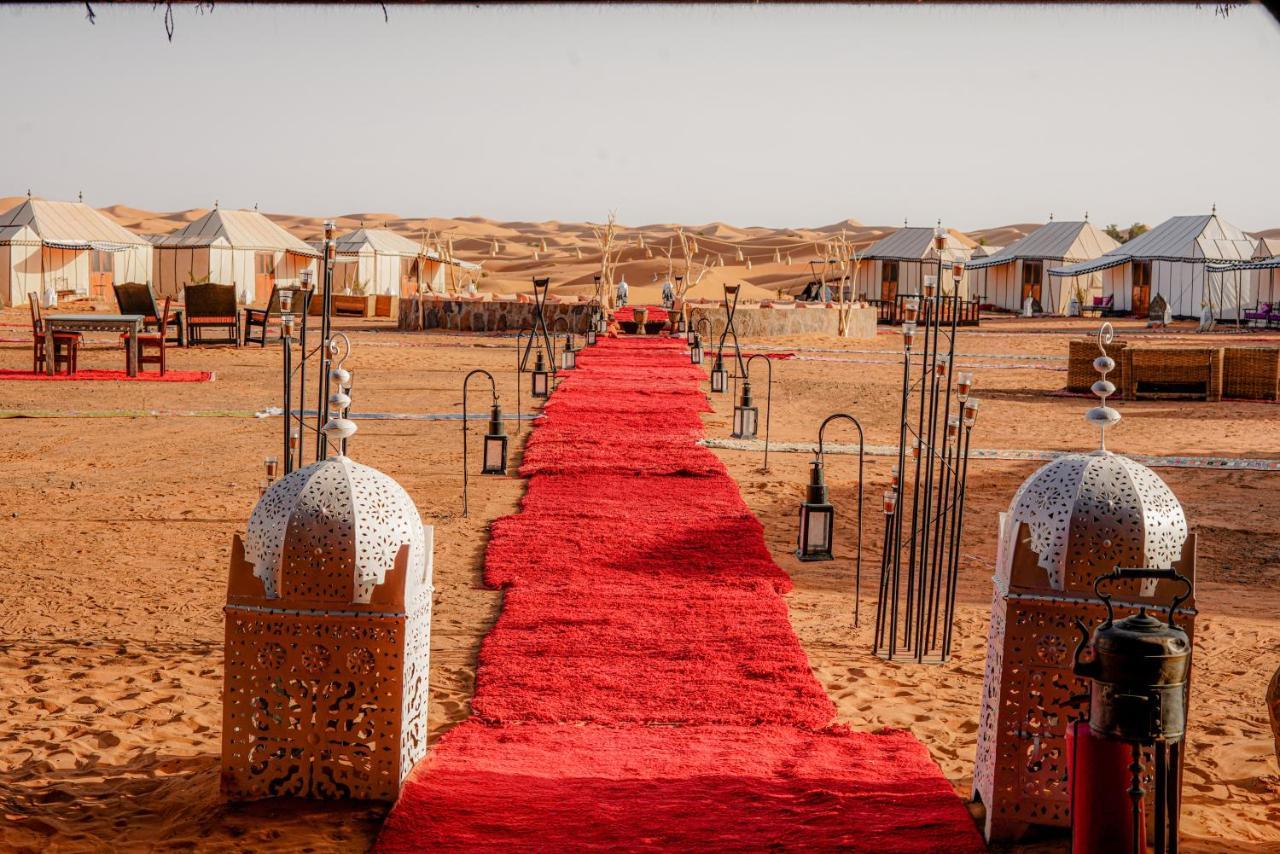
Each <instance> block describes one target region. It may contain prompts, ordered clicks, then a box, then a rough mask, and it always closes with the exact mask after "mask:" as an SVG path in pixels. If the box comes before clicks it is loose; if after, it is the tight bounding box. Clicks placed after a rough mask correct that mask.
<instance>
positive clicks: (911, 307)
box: [902, 297, 920, 323]
mask: <svg viewBox="0 0 1280 854" xmlns="http://www.w3.org/2000/svg"><path fill="white" fill-rule="evenodd" d="M919 317H920V298H919V297H908V298H907V299H905V300H903V302H902V322H903V323H915V322H916V320H917V318H919Z"/></svg>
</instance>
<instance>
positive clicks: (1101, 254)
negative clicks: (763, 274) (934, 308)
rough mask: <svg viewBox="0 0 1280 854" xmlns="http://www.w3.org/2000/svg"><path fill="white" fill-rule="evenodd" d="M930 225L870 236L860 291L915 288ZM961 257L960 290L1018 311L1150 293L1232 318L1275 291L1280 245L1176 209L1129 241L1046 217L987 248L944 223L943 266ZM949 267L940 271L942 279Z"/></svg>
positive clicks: (934, 260) (1195, 311) (889, 295)
mask: <svg viewBox="0 0 1280 854" xmlns="http://www.w3.org/2000/svg"><path fill="white" fill-rule="evenodd" d="M933 233H934V230H933V229H931V228H902V229H899V230H897V231H895V232H893V233H892V234H889V235H888V236H886V237H884V238H882V239H881V240H879V241H877V242H876V243H874V244H872V245H871V246H870V247H869V248H868V249H867V252H866V253H865V255H863V261H864V263H863V264H862V265H860V267H859V277H858V293H859V295H861V296H863V297H865V298H867V299H883V300H892V299H895V298H896V297H897V295H898V294H900V293H901V294H912V293H919V292H920V291H919V284H920V280H921V277H922V276H925V275H936V272H937V269H938V266H937V265H938V253H937V252H936V251H935V250H934V249H933ZM954 259H963V260H965V261H966V267H965V273H964V277H963V279H962V280H961V285H960V291H961V294H962V295H963V296H964V297H965V298H967V299H975V300H978V301H980V302H981V303H983V304H984V305H987V306H991V307H994V308H1001V309H1007V310H1009V311H1018V310H1020V309H1021V308H1022V307H1023V305H1024V304H1025V302H1026V300H1027V299H1028V298H1031V299H1034V300H1035V301H1036V302H1037V303H1038V304H1039V305H1040V307H1041V308H1042V309H1043V310H1044V311H1047V312H1052V313H1064V312H1066V311H1067V308H1068V305H1069V304H1070V303H1071V302H1072V301H1073V300H1076V301H1078V302H1079V303H1080V304H1081V305H1083V306H1088V305H1091V304H1092V303H1093V301H1094V299H1095V298H1099V299H1102V300H1107V299H1108V298H1110V303H1109V305H1110V307H1111V308H1112V309H1113V310H1114V311H1116V312H1120V313H1130V312H1133V313H1145V312H1146V311H1147V309H1148V307H1149V306H1150V303H1151V301H1152V300H1154V299H1155V298H1156V296H1161V297H1163V298H1164V301H1165V303H1166V304H1167V305H1168V306H1169V310H1170V311H1171V312H1172V313H1173V314H1174V315H1175V316H1182V317H1199V316H1200V315H1201V314H1202V312H1203V311H1204V309H1205V308H1208V309H1209V310H1210V311H1212V313H1213V316H1214V317H1215V318H1218V319H1228V320H1239V319H1241V318H1242V317H1243V314H1244V312H1246V311H1249V310H1251V309H1253V308H1254V307H1255V306H1256V305H1257V304H1259V303H1274V302H1276V301H1277V300H1280V282H1278V281H1277V278H1280V275H1278V274H1277V273H1276V270H1277V269H1278V268H1280V245H1277V242H1276V241H1274V240H1267V239H1255V238H1252V237H1250V236H1249V235H1247V234H1245V233H1244V232H1243V231H1241V230H1240V229H1238V228H1236V227H1235V226H1233V225H1231V224H1230V223H1228V222H1226V221H1225V220H1223V219H1222V218H1221V217H1219V216H1218V214H1217V212H1216V211H1214V212H1213V213H1210V214H1205V215H1200V216H1175V217H1173V218H1171V219H1168V220H1166V221H1165V222H1163V223H1161V224H1160V225H1158V226H1156V227H1155V228H1153V229H1151V230H1150V231H1148V232H1146V233H1145V234H1142V235H1140V236H1138V237H1136V238H1134V239H1133V240H1130V241H1129V242H1128V243H1123V244H1121V243H1117V242H1116V241H1115V240H1114V239H1112V238H1111V237H1110V236H1109V235H1108V234H1106V233H1105V232H1103V231H1101V230H1099V229H1098V228H1097V227H1096V226H1094V225H1093V224H1092V223H1090V222H1088V221H1087V220H1085V221H1078V222H1062V221H1059V222H1049V223H1047V224H1046V225H1043V226H1041V227H1040V228H1037V229H1035V230H1034V231H1032V232H1031V233H1029V234H1027V235H1026V236H1025V237H1022V238H1021V239H1019V240H1017V241H1015V242H1014V243H1011V244H1010V245H1008V246H1006V247H1003V248H1000V249H996V250H995V251H991V248H990V247H982V246H978V245H977V244H976V243H974V242H973V241H972V240H971V239H970V238H968V236H967V235H963V234H960V233H958V232H955V231H950V232H947V240H946V247H945V248H944V250H943V252H942V262H943V265H944V266H945V265H947V264H949V263H950V262H951V261H952V260H954ZM946 281H947V276H946V274H945V273H944V282H946Z"/></svg>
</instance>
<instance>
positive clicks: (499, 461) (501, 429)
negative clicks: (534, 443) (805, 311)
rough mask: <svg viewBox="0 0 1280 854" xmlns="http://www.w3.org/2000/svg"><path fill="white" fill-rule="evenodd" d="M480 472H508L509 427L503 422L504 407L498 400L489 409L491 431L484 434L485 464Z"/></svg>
mask: <svg viewBox="0 0 1280 854" xmlns="http://www.w3.org/2000/svg"><path fill="white" fill-rule="evenodd" d="M480 473H481V474H506V473H507V428H506V427H505V426H504V425H503V423H502V407H500V406H499V405H498V401H496V400H495V401H494V402H493V408H491V409H490V410H489V432H488V433H485V434H484V464H483V466H482V467H481V469H480Z"/></svg>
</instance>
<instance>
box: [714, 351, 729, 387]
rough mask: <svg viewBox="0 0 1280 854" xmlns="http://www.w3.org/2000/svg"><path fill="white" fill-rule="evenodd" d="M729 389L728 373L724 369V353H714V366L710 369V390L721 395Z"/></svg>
mask: <svg viewBox="0 0 1280 854" xmlns="http://www.w3.org/2000/svg"><path fill="white" fill-rule="evenodd" d="M728 387H729V372H728V371H726V370H725V368H724V353H722V352H718V353H716V361H715V365H713V366H712V368H711V390H712V391H713V392H715V393H716V394H722V393H723V392H724V390H725V389H726V388H728Z"/></svg>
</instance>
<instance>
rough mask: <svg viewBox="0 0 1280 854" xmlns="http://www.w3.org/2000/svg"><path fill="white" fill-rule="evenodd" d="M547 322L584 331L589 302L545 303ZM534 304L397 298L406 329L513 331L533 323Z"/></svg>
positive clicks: (556, 328)
mask: <svg viewBox="0 0 1280 854" xmlns="http://www.w3.org/2000/svg"><path fill="white" fill-rule="evenodd" d="M546 317H547V326H548V327H549V328H550V329H552V330H554V331H563V330H564V328H565V324H564V323H563V322H561V321H560V318H564V319H565V321H567V322H568V324H569V329H570V330H571V331H573V332H574V333H577V334H584V333H586V331H587V323H588V321H589V319H590V317H591V306H589V305H588V304H586V303H577V302H574V303H552V302H548V303H547V307H546ZM533 318H534V304H533V303H532V302H517V301H515V300H478V299H477V300H464V299H448V298H445V297H439V296H434V295H432V294H417V295H414V296H411V297H404V298H403V299H401V300H400V313H399V326H400V328H401V329H403V330H405V331H409V332H416V331H420V330H423V329H452V330H456V331H458V332H516V331H519V330H521V329H530V328H532V327H533Z"/></svg>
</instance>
